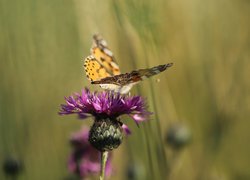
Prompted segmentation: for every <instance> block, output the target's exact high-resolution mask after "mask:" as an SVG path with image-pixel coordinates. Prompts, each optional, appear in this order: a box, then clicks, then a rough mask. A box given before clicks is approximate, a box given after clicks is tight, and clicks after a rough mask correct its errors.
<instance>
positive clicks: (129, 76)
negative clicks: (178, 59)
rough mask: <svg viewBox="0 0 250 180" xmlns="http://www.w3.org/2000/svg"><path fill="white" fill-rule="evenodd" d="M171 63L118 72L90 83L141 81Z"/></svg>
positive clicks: (163, 69) (122, 83) (169, 65)
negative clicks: (128, 71) (123, 72)
mask: <svg viewBox="0 0 250 180" xmlns="http://www.w3.org/2000/svg"><path fill="white" fill-rule="evenodd" d="M172 65H173V63H168V64H164V65H159V66H155V67H152V68H148V69H139V70H135V71H132V72H130V73H125V74H120V75H116V76H112V77H107V78H103V79H101V80H99V81H93V82H91V83H92V84H116V85H119V86H124V85H127V84H129V83H135V82H138V81H142V80H143V79H144V78H149V77H151V76H154V75H156V74H159V73H160V72H163V71H165V70H166V69H167V68H169V67H171V66H172Z"/></svg>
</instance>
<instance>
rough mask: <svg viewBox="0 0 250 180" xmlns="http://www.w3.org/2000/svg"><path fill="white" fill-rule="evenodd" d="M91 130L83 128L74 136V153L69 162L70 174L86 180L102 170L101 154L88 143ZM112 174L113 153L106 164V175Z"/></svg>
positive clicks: (72, 142)
mask: <svg viewBox="0 0 250 180" xmlns="http://www.w3.org/2000/svg"><path fill="white" fill-rule="evenodd" d="M88 136H89V129H88V128H83V129H82V130H81V131H79V132H76V133H74V134H73V135H72V137H71V139H70V143H71V145H72V153H71V155H70V157H69V160H68V169H69V171H70V172H72V173H74V174H76V175H78V176H80V177H82V178H85V177H87V176H90V175H94V174H99V172H100V170H101V165H100V159H101V153H100V152H99V151H97V150H96V149H95V148H93V147H92V146H91V144H90V143H89V142H88ZM111 173H112V167H111V153H110V154H109V158H108V161H107V164H106V173H105V174H106V175H107V176H110V175H111Z"/></svg>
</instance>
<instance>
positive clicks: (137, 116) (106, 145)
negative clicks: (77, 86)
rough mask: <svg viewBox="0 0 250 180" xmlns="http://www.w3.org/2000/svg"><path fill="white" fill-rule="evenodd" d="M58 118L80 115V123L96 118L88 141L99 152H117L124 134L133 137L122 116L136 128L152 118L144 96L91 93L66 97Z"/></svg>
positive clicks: (83, 92)
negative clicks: (82, 120) (134, 124)
mask: <svg viewBox="0 0 250 180" xmlns="http://www.w3.org/2000/svg"><path fill="white" fill-rule="evenodd" d="M65 100H66V104H62V105H61V110H60V112H59V114H61V115H68V114H78V116H79V117H80V118H81V119H85V118H87V117H89V116H92V117H94V123H93V125H92V127H91V129H90V133H89V137H88V141H89V142H90V143H91V144H92V145H93V146H94V147H95V148H96V149H98V150H99V151H101V152H104V151H111V150H113V149H115V148H117V147H118V146H119V145H120V144H121V143H122V139H123V133H122V132H123V130H124V131H125V132H126V133H127V134H130V130H129V128H128V127H127V126H126V125H125V124H123V123H122V122H121V120H120V119H119V116H121V115H128V116H129V117H131V118H132V119H133V120H134V121H135V122H136V124H137V125H138V123H140V122H142V121H144V120H146V118H147V117H148V116H149V115H150V114H151V113H150V112H148V111H147V108H146V104H145V102H144V100H143V99H142V98H141V96H126V95H121V94H117V93H114V92H110V91H109V92H99V93H98V92H94V93H91V92H90V91H89V90H88V89H84V90H82V93H81V94H78V93H75V95H74V96H70V97H66V98H65Z"/></svg>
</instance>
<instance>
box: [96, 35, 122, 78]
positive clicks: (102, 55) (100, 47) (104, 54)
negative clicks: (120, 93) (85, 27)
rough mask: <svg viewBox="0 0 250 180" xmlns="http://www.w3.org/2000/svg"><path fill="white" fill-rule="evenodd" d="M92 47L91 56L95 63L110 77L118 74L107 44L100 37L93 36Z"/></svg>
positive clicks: (118, 70)
mask: <svg viewBox="0 0 250 180" xmlns="http://www.w3.org/2000/svg"><path fill="white" fill-rule="evenodd" d="M93 40H94V41H93V45H92V48H91V54H92V56H94V57H95V59H96V60H97V62H98V63H99V64H100V65H101V66H102V67H103V68H104V69H105V70H106V71H107V72H108V73H109V74H110V76H114V75H118V74H120V73H121V72H120V69H119V66H118V65H117V63H116V62H115V57H114V56H113V53H112V51H110V49H109V48H108V46H107V42H106V41H105V40H104V39H103V38H102V37H101V36H100V35H94V36H93Z"/></svg>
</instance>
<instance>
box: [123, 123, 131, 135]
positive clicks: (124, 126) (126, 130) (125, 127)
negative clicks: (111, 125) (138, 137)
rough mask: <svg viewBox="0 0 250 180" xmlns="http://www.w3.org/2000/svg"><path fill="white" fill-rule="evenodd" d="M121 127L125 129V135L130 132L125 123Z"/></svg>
mask: <svg viewBox="0 0 250 180" xmlns="http://www.w3.org/2000/svg"><path fill="white" fill-rule="evenodd" d="M122 129H123V130H124V131H125V133H126V134H127V135H130V134H131V131H130V129H129V128H128V126H127V125H126V124H122Z"/></svg>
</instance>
